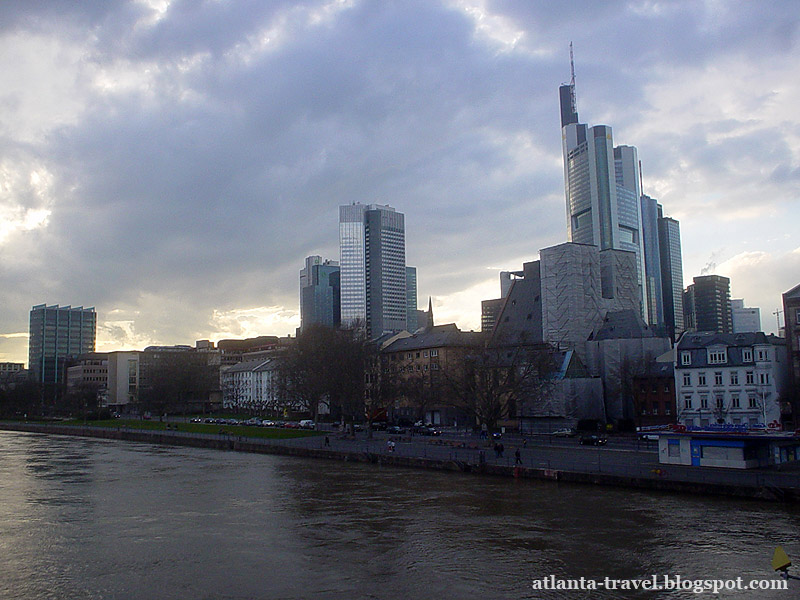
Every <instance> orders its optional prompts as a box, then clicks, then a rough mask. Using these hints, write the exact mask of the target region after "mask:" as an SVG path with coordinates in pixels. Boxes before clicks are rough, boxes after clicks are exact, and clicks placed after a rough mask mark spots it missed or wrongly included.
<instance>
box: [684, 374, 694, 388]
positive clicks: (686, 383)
mask: <svg viewBox="0 0 800 600" xmlns="http://www.w3.org/2000/svg"><path fill="white" fill-rule="evenodd" d="M683 385H684V386H687V387H688V386H690V385H692V374H691V373H684V374H683Z"/></svg>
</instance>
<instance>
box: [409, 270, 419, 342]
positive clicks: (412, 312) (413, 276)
mask: <svg viewBox="0 0 800 600" xmlns="http://www.w3.org/2000/svg"><path fill="white" fill-rule="evenodd" d="M406 322H407V326H406V330H407V331H409V332H410V333H414V332H415V331H416V330H417V328H418V327H419V322H418V320H417V267H406Z"/></svg>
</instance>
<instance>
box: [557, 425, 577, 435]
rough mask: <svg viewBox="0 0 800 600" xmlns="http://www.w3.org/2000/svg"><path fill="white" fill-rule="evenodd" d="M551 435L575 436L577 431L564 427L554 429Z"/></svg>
mask: <svg viewBox="0 0 800 600" xmlns="http://www.w3.org/2000/svg"><path fill="white" fill-rule="evenodd" d="M551 435H553V436H555V437H575V436H576V435H577V432H576V431H575V430H574V429H571V428H569V427H566V428H564V429H556V430H555V431H554V432H553V433H552V434H551Z"/></svg>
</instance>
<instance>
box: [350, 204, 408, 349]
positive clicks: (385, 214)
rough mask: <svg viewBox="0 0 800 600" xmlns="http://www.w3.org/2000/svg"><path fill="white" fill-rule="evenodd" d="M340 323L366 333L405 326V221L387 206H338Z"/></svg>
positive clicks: (393, 329) (385, 331)
mask: <svg viewBox="0 0 800 600" xmlns="http://www.w3.org/2000/svg"><path fill="white" fill-rule="evenodd" d="M339 253H340V254H339V258H340V260H339V267H340V273H341V298H342V300H341V307H342V308H341V320H342V324H354V323H362V324H363V325H364V326H365V327H366V330H367V334H368V335H369V336H370V337H378V336H380V335H382V334H384V333H396V332H400V331H403V330H405V329H406V328H407V326H408V323H407V302H408V297H407V294H406V245H405V220H404V216H403V214H402V213H399V212H397V211H395V209H394V208H392V207H391V206H382V205H378V204H370V205H364V204H357V203H354V204H350V205H347V206H340V207H339Z"/></svg>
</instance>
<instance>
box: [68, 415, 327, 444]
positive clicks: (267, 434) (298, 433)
mask: <svg viewBox="0 0 800 600" xmlns="http://www.w3.org/2000/svg"><path fill="white" fill-rule="evenodd" d="M64 424H65V425H76V426H77V425H80V426H83V425H84V423H83V421H78V420H76V421H70V422H67V423H64ZM85 425H86V426H88V427H108V428H111V429H116V428H117V427H126V428H128V429H144V430H148V431H167V425H169V426H170V431H171V430H172V429H174V428H175V427H176V426H177V428H178V431H186V432H189V433H217V434H218V433H220V432H224V433H229V434H231V435H240V436H242V437H253V438H263V439H274V440H283V439H291V438H298V437H308V436H312V435H320V432H319V431H308V430H304V429H280V428H276V427H254V426H251V425H213V424H208V423H162V422H160V421H145V420H139V419H108V420H105V421H89V422H88V423H86V424H85Z"/></svg>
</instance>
